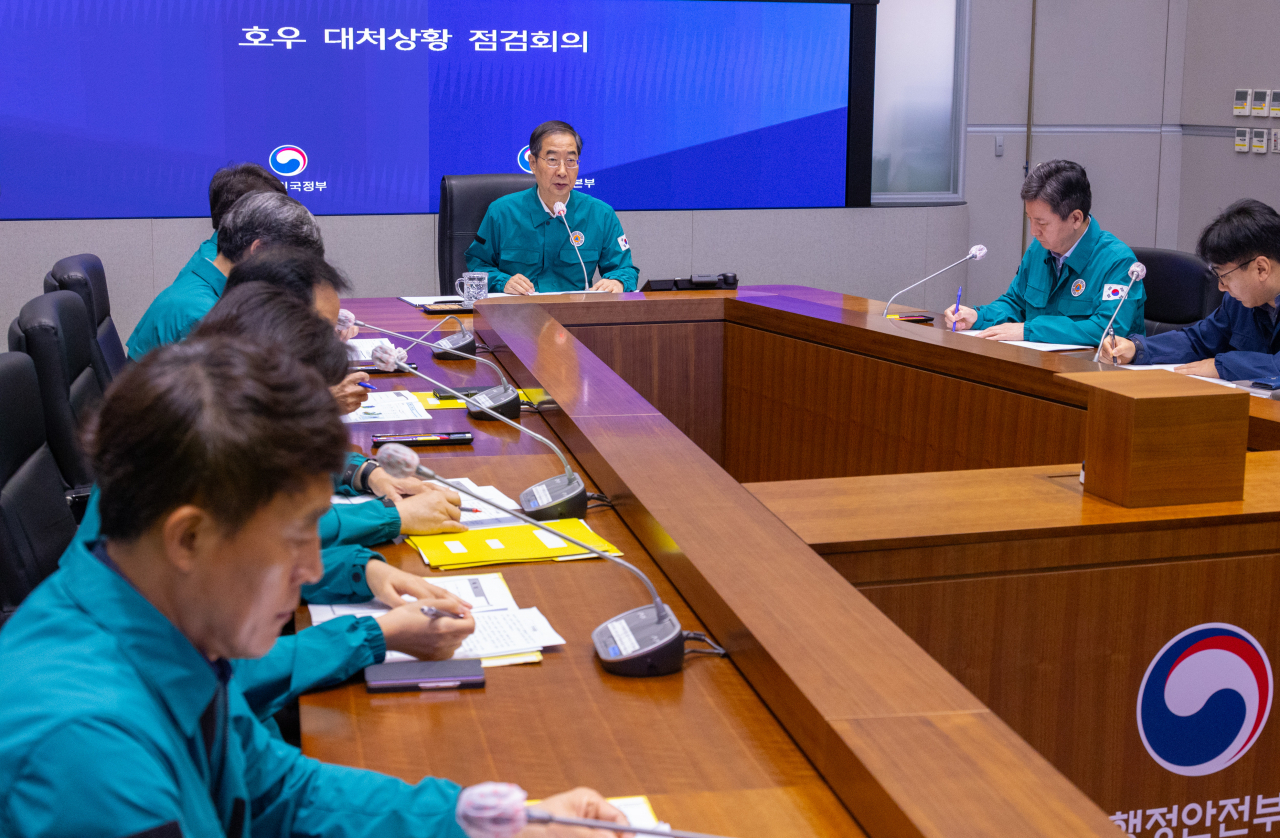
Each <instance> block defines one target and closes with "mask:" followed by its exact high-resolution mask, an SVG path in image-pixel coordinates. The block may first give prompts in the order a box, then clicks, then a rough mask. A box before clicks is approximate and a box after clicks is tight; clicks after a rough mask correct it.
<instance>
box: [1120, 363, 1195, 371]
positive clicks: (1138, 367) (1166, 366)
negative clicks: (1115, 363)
mask: <svg viewBox="0 0 1280 838" xmlns="http://www.w3.org/2000/svg"><path fill="white" fill-rule="evenodd" d="M1120 366H1122V367H1124V368H1125V369H1127V370H1168V371H1169V372H1173V371H1174V370H1176V369H1177V368H1178V367H1180V366H1182V364H1120Z"/></svg>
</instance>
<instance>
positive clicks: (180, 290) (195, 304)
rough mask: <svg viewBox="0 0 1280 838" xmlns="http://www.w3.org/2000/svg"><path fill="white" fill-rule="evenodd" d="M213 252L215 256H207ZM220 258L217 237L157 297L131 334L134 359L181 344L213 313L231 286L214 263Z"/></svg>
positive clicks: (201, 248)
mask: <svg viewBox="0 0 1280 838" xmlns="http://www.w3.org/2000/svg"><path fill="white" fill-rule="evenodd" d="M214 236H215V237H216V236H217V234H216V233H215V234H214ZM209 250H212V251H213V253H212V255H203V254H207V253H208V251H209ZM217 255H218V253H217V243H216V241H215V238H210V239H209V240H207V241H206V242H204V243H203V244H201V245H200V249H199V250H197V251H196V253H195V255H193V256H192V257H191V259H190V260H189V261H188V262H187V264H186V265H185V266H184V267H183V268H182V270H181V271H179V272H178V277H177V279H175V280H174V281H173V284H172V285H170V286H169V287H168V288H166V289H164V290H163V291H161V292H160V293H159V294H158V295H156V298H155V299H154V300H152V301H151V305H149V306H147V310H146V312H144V313H143V315H142V319H141V320H139V321H138V325H137V326H135V327H134V328H133V333H132V334H131V335H129V343H128V347H129V357H130V358H132V359H133V360H135V361H137V360H139V359H140V358H142V356H143V355H146V354H147V353H148V352H150V351H151V350H153V349H155V348H157V347H160V346H164V345H166V344H170V343H177V342H178V341H180V340H182V339H183V338H185V337H186V336H187V334H188V333H189V332H190V331H191V330H192V329H194V328H195V326H196V324H197V323H199V322H200V318H202V317H204V316H205V315H206V314H208V313H209V309H211V308H213V307H214V305H215V304H216V303H217V302H218V300H219V298H221V297H222V290H223V289H224V288H226V286H227V278H226V277H225V276H223V274H222V271H220V270H218V269H217V268H216V267H215V266H214V264H213V260H214V259H215V258H216V257H217Z"/></svg>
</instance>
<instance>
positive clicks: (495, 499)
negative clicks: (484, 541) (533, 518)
mask: <svg viewBox="0 0 1280 838" xmlns="http://www.w3.org/2000/svg"><path fill="white" fill-rule="evenodd" d="M432 482H434V483H435V484H436V485H437V486H441V487H443V486H444V484H443V483H439V482H437V481H432ZM449 482H451V483H457V484H458V485H459V486H462V487H464V488H466V489H470V490H471V491H473V492H475V493H476V494H477V495H480V497H482V498H484V500H477V499H476V498H473V497H471V496H470V495H463V494H462V493H461V492H459V493H458V494H459V495H462V508H463V509H479V510H480V511H479V512H463V513H462V523H463V525H465V526H466V528H467V529H469V530H483V529H487V528H489V527H513V526H516V525H517V524H520V523H523V522H522V521H520V519H519V518H516V517H515V516H514V515H511V514H509V513H508V512H507V510H508V509H519V508H520V504H518V503H517V502H516V501H514V500H512V499H511V498H509V497H507V496H506V495H504V494H503V493H502V492H500V491H498V489H497V488H495V487H493V486H477V485H476V483H475V481H473V480H471V479H470V478H467V477H460V478H455V479H453V480H451V481H449Z"/></svg>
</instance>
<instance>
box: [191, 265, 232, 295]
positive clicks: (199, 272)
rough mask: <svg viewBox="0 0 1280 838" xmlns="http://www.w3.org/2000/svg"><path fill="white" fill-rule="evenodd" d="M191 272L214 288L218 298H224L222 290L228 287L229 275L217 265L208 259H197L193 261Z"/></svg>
mask: <svg viewBox="0 0 1280 838" xmlns="http://www.w3.org/2000/svg"><path fill="white" fill-rule="evenodd" d="M191 273H192V274H194V275H195V276H196V277H197V278H198V279H200V280H201V281H202V282H204V283H205V284H206V285H208V286H209V287H210V288H212V289H213V293H215V294H217V295H218V299H222V292H223V290H224V289H226V287H227V277H226V275H225V274H224V273H223V272H222V271H220V270H218V266H217V265H215V264H213V262H211V261H209V260H208V259H196V260H194V261H193V262H192V263H191Z"/></svg>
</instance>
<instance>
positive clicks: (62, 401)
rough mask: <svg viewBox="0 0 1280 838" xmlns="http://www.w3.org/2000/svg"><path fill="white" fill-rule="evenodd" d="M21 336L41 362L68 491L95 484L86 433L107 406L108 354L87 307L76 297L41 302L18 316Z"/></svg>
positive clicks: (51, 431) (49, 423) (54, 444)
mask: <svg viewBox="0 0 1280 838" xmlns="http://www.w3.org/2000/svg"><path fill="white" fill-rule="evenodd" d="M17 324H18V331H19V332H20V333H21V335H22V341H23V343H24V345H25V346H26V351H27V354H28V355H30V356H31V360H32V361H34V362H35V367H36V377H37V378H38V379H39V382H40V404H41V405H42V406H43V408H44V425H45V437H46V438H47V439H48V441H49V448H50V449H51V450H52V451H53V458H54V460H55V461H56V462H57V463H58V469H59V470H60V471H61V472H62V478H63V480H64V481H65V482H66V485H67V487H68V488H76V487H87V486H89V485H91V484H92V483H93V477H92V475H91V473H90V470H89V463H88V461H87V460H86V459H85V456H84V452H83V451H82V450H81V448H80V437H79V434H80V429H81V427H83V425H84V422H85V420H86V419H87V418H88V416H89V414H90V412H91V411H92V410H93V409H94V408H95V407H96V406H97V404H98V402H100V401H101V400H102V395H103V392H104V391H105V389H106V388H105V387H103V386H102V383H101V382H102V380H103V378H104V377H109V376H108V374H107V373H106V371H105V370H103V369H102V365H103V363H104V362H103V361H102V354H101V352H100V350H99V349H98V342H97V341H96V340H94V339H93V338H94V334H93V327H92V326H90V325H89V315H88V314H87V313H86V311H85V307H84V301H83V300H82V299H80V296H79V295H78V294H76V293H75V292H74V291H54V292H52V293H49V294H45V295H43V296H40V297H36V298H35V299H34V300H31V301H30V302H28V303H27V304H26V305H24V306H23V307H22V310H21V311H20V312H18V320H17Z"/></svg>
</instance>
